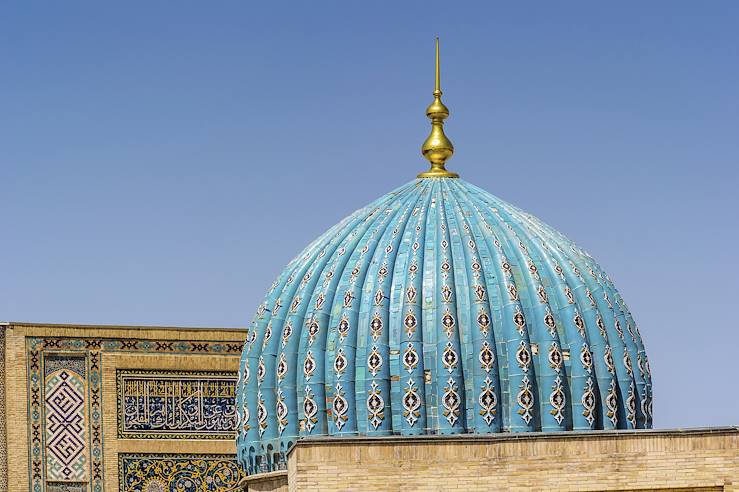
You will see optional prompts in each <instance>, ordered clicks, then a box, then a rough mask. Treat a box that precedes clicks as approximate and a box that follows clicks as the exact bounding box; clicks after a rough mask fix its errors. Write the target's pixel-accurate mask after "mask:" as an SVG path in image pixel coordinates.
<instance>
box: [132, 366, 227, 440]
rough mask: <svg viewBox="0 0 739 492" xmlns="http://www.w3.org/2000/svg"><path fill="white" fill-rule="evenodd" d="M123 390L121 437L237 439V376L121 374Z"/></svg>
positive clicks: (161, 373) (218, 373)
mask: <svg viewBox="0 0 739 492" xmlns="http://www.w3.org/2000/svg"><path fill="white" fill-rule="evenodd" d="M117 386H118V437H121V438H126V439H132V438H133V439H234V438H235V437H236V373H233V372H205V371H140V370H118V372H117Z"/></svg>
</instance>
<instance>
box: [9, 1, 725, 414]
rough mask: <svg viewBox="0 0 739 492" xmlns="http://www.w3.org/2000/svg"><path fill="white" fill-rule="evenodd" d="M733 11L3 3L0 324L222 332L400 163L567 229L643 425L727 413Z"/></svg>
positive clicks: (406, 172) (675, 6) (397, 179)
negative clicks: (644, 414) (627, 317)
mask: <svg viewBox="0 0 739 492" xmlns="http://www.w3.org/2000/svg"><path fill="white" fill-rule="evenodd" d="M737 25H739V3H737V2H733V1H713V2H687V1H686V2H681V1H661V2H659V1H653V2H634V1H631V2H617V3H605V2H584V1H583V2H574V1H572V2H556V3H552V2H546V3H545V2H538V3H534V2H515V3H514V2H506V3H503V2H481V3H479V4H478V3H471V2H470V3H463V2H458V3H452V2H430V1H424V2H385V3H383V2H372V3H364V4H360V3H359V2H338V1H336V2H303V3H298V2H295V3H294V4H288V3H285V2H279V3H278V2H259V3H256V2H254V3H247V2H177V3H172V2H124V3H117V4H113V3H112V2H88V3H83V2H53V3H52V2H48V3H42V2H5V3H3V5H2V6H1V7H0V110H1V111H2V117H1V118H0V183H2V200H1V202H0V227H1V228H2V229H1V230H2V232H3V238H2V240H1V241H0V278H1V279H2V281H1V282H0V319H5V320H14V321H17V320H23V321H40V322H56V323H106V324H146V325H149V324H150V325H185V326H243V325H245V324H247V323H248V321H249V320H250V319H251V317H252V313H253V311H254V309H255V307H256V305H257V304H258V303H259V302H260V301H261V298H262V295H263V293H264V291H265V290H266V288H267V287H268V286H269V285H270V284H271V283H272V281H273V279H274V277H276V275H277V274H278V273H279V271H280V270H281V268H282V267H283V266H284V265H285V264H286V263H287V261H289V260H290V259H291V258H292V257H293V256H294V255H295V254H296V253H297V252H298V251H299V250H300V249H302V248H303V246H305V245H306V244H307V243H308V242H309V241H310V240H312V239H313V238H315V237H317V236H318V235H319V234H320V233H322V232H323V231H324V230H325V229H326V228H328V227H329V226H331V225H332V224H334V223H335V222H337V221H338V220H339V219H341V218H342V217H344V216H345V215H347V214H348V213H350V212H351V211H353V210H355V209H357V208H359V207H361V206H363V205H364V204H366V203H368V202H369V201H371V200H373V199H374V198H376V197H378V196H380V195H381V194H384V193H385V192H387V191H389V190H391V189H393V188H395V187H397V186H399V185H401V184H403V183H404V182H407V181H409V180H411V179H412V178H413V177H414V176H415V175H416V174H417V173H418V172H419V171H420V170H422V169H424V168H425V167H426V165H425V161H424V160H423V159H422V158H421V156H420V153H419V149H420V145H421V143H422V142H423V140H424V138H425V137H426V134H427V132H428V120H427V119H426V118H425V116H424V109H425V107H426V105H427V104H428V103H429V102H430V101H431V92H432V90H433V38H434V36H435V35H437V34H438V35H440V36H441V38H442V69H443V89H444V93H445V95H444V100H445V102H446V104H447V105H448V106H449V108H450V109H451V117H450V119H449V120H448V123H447V134H448V135H449V137H450V138H451V139H452V141H453V142H454V144H455V146H456V149H457V150H456V153H455V155H454V157H453V158H452V160H451V161H450V162H449V167H450V168H452V169H454V170H456V171H459V172H460V174H461V175H462V177H463V178H464V179H466V180H468V181H471V182H472V183H474V184H476V185H478V186H480V187H482V188H485V189H486V190H488V191H490V192H492V193H493V194H495V195H497V196H499V197H501V198H503V199H505V200H508V201H510V202H512V203H514V204H516V205H518V206H519V207H521V208H523V209H525V210H527V211H529V212H531V213H533V214H535V215H537V216H539V217H540V218H542V219H543V220H545V221H546V222H548V223H549V224H551V225H552V226H554V227H555V228H557V229H559V230H560V231H562V232H564V233H565V234H567V235H568V236H570V237H571V238H572V239H574V240H575V241H576V242H578V244H580V245H581V246H583V247H585V248H586V249H587V250H588V251H590V253H591V254H592V255H593V256H594V257H595V258H596V259H597V260H598V261H599V262H600V264H601V265H602V266H603V267H604V268H605V269H606V271H607V272H609V274H610V275H611V277H612V278H613V279H614V280H615V282H616V285H617V287H618V288H619V289H620V291H621V293H622V295H623V296H624V298H625V299H626V301H627V302H628V303H629V306H630V308H631V310H632V312H633V313H634V315H635V317H636V320H637V322H638V323H639V325H640V329H641V332H642V335H643V337H644V340H645V343H646V346H647V352H648V354H649V357H650V362H651V366H652V371H653V373H654V384H655V408H654V410H655V425H656V426H657V427H691V426H708V425H725V424H737V423H739V410H737V409H738V408H739V383H738V382H737V370H738V369H739V363H738V362H737V360H738V359H739V357H738V356H737V350H738V348H739V323H738V322H737V315H736V312H735V310H736V309H737V306H738V305H739V303H738V302H737V294H738V293H739V280H738V279H739V261H737V255H736V249H737V244H738V243H739V233H738V232H737V223H738V220H737V213H738V212H739V196H738V195H739V193H738V191H737V185H739V137H738V135H739V63H737V62H738V61H739V58H738V52H737V46H739V29H737Z"/></svg>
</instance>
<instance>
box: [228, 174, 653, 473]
mask: <svg viewBox="0 0 739 492" xmlns="http://www.w3.org/2000/svg"><path fill="white" fill-rule="evenodd" d="M239 374H240V382H239V389H238V391H237V411H238V413H239V426H238V430H239V435H238V438H237V452H238V456H239V459H240V462H241V463H242V465H243V466H244V467H245V468H246V469H247V470H248V471H249V473H253V472H256V471H259V472H262V471H270V470H274V469H279V468H281V467H284V466H285V461H284V456H285V453H286V452H287V450H288V449H290V447H291V445H292V444H293V443H294V442H295V441H296V440H297V439H299V438H301V437H311V436H337V437H340V436H357V435H358V436H390V435H402V436H412V435H423V434H467V433H474V434H492V433H500V432H539V431H543V432H562V431H570V430H582V431H589V430H596V429H643V428H650V427H651V426H652V381H651V375H650V370H649V362H648V359H647V355H646V351H645V348H644V344H643V342H642V338H641V335H640V333H639V329H638V328H637V325H636V323H635V321H634V318H633V316H632V315H631V312H630V311H629V309H628V307H627V306H626V303H625V302H624V300H623V299H622V297H621V295H620V294H619V292H618V290H617V289H616V287H615V285H614V283H613V282H612V281H611V279H610V277H609V276H608V275H607V274H606V273H605V272H604V271H603V269H602V268H601V267H600V266H599V265H598V264H597V262H596V261H595V260H594V259H593V257H592V256H591V255H590V254H589V253H588V252H587V251H585V250H584V249H582V248H580V247H578V246H577V245H576V244H575V243H573V242H572V241H570V240H569V239H567V238H566V237H565V236H564V235H562V234H561V233H559V232H558V231H556V230H554V229H553V228H551V227H550V226H548V225H547V224H545V223H543V222H542V221H540V220H539V219H537V218H536V217H534V216H532V215H531V214H528V213H526V212H524V211H522V210H521V209H519V208H518V207H515V206H514V205H512V204H510V203H507V202H505V201H504V200H501V199H499V198H497V197H495V196H493V195H491V194H489V193H487V192H485V191H484V190H481V189H480V188H477V187H475V186H473V185H472V184H470V183H467V182H466V181H463V180H461V179H450V178H438V179H418V180H414V181H412V182H410V183H408V184H406V185H404V186H401V187H400V188H398V189H397V190H395V191H393V192H391V193H389V194H387V195H385V196H383V197H381V198H379V199H378V200H376V201H375V202H373V203H371V204H369V205H367V206H366V207H364V208H361V209H359V210H358V211H356V212H355V213H353V214H351V215H350V216H348V217H346V218H345V219H344V220H342V221H341V222H339V223H338V224H336V225H335V226H334V227H332V228H331V229H329V230H328V231H327V232H326V233H325V234H323V235H322V236H320V237H319V238H318V239H316V240H315V241H313V242H312V243H311V244H310V245H309V246H308V247H307V248H306V249H305V250H303V251H302V252H301V253H299V254H298V255H297V256H296V257H295V258H294V259H293V260H292V261H291V262H290V263H289V264H288V265H287V267H286V268H285V269H284V270H283V272H282V273H281V274H280V275H279V276H278V278H277V280H276V281H275V282H274V283H273V284H272V287H270V289H269V291H268V292H267V295H266V296H265V298H264V301H263V302H262V304H261V305H260V306H259V307H258V308H257V312H256V316H255V317H254V321H253V322H252V324H251V326H250V327H249V335H248V341H247V343H246V345H245V348H244V353H243V355H242V359H241V364H240V372H239Z"/></svg>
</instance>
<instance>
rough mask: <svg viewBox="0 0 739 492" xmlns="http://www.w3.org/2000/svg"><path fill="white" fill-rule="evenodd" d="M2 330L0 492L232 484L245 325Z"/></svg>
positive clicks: (150, 491)
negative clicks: (2, 456)
mask: <svg viewBox="0 0 739 492" xmlns="http://www.w3.org/2000/svg"><path fill="white" fill-rule="evenodd" d="M2 328H3V329H2V340H3V342H5V344H4V350H2V357H3V358H4V361H5V362H6V363H5V364H4V365H3V370H4V377H3V379H4V381H5V384H4V385H0V386H2V390H4V391H5V394H7V395H12V397H9V398H7V399H5V400H3V401H4V405H2V410H4V411H5V413H6V415H7V420H6V419H3V421H4V422H6V421H7V422H8V423H9V424H10V425H8V427H7V436H5V438H4V439H2V444H3V445H7V448H8V456H7V460H8V469H9V470H10V473H9V476H10V477H11V480H9V481H7V480H5V479H4V476H2V471H3V468H2V466H0V478H3V480H2V483H1V484H0V490H9V491H11V492H15V491H18V492H27V491H33V492H62V491H64V492H72V491H73V492H103V491H117V490H120V491H125V492H129V491H130V492H133V491H136V492H138V491H142V490H145V491H147V492H155V491H158V490H162V491H164V490H169V487H170V486H171V485H172V484H175V483H177V482H178V481H181V480H182V479H183V477H184V476H185V475H187V477H186V480H189V483H190V486H191V488H189V489H188V490H189V491H192V492H196V491H206V490H207V491H213V492H225V491H230V490H235V489H236V488H237V487H238V483H239V482H240V480H241V479H242V478H243V473H242V471H241V469H240V467H239V466H238V465H237V464H236V461H235V445H234V437H235V427H236V408H235V387H236V378H237V370H238V358H239V355H240V353H241V349H242V345H243V340H244V337H245V336H246V331H245V330H228V329H191V328H153V327H113V326H68V325H40V324H26V323H10V324H6V325H3V326H2ZM0 396H2V393H0ZM3 430H4V429H3ZM193 470H194V471H193ZM4 487H7V489H6V488H4Z"/></svg>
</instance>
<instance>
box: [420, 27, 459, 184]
mask: <svg viewBox="0 0 739 492" xmlns="http://www.w3.org/2000/svg"><path fill="white" fill-rule="evenodd" d="M426 116H428V117H429V118H430V119H431V134H429V136H428V138H427V139H426V141H425V142H423V147H421V154H423V156H424V157H425V158H426V159H428V161H429V162H430V163H431V169H429V170H428V171H426V172H423V173H421V174H419V175H418V177H419V178H458V177H459V174H457V173H453V172H450V171H447V170H446V168H445V167H444V163H445V162H446V160H447V159H449V158H450V157H451V156H452V154H453V153H454V145H452V142H451V141H450V140H449V139H448V138H447V136H446V135H444V120H445V119H447V118H448V117H449V109H448V108H447V107H446V106H444V103H442V102H441V77H440V75H439V38H436V87H435V88H434V102H432V103H431V105H430V106H429V107H428V108H426Z"/></svg>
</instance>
